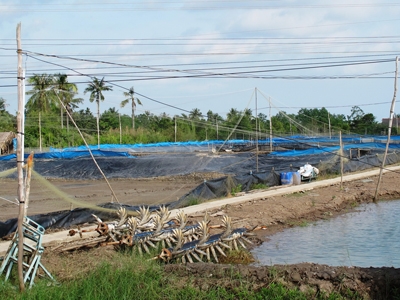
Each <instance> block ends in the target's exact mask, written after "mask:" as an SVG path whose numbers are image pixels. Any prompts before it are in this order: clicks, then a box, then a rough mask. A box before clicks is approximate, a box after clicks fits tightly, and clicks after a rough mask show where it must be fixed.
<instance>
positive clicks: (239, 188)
mask: <svg viewBox="0 0 400 300" xmlns="http://www.w3.org/2000/svg"><path fill="white" fill-rule="evenodd" d="M241 191H242V185H241V184H238V185H237V186H235V187H233V188H232V189H231V195H232V196H235V195H236V194H237V193H240V192H241Z"/></svg>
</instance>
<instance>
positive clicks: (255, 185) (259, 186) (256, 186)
mask: <svg viewBox="0 0 400 300" xmlns="http://www.w3.org/2000/svg"><path fill="white" fill-rule="evenodd" d="M267 188H269V186H268V185H266V184H265V183H261V182H260V183H253V184H252V185H251V187H250V190H265V189H267Z"/></svg>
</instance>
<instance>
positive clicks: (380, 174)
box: [374, 56, 399, 202]
mask: <svg viewBox="0 0 400 300" xmlns="http://www.w3.org/2000/svg"><path fill="white" fill-rule="evenodd" d="M398 64H399V57H398V56H396V73H395V77H394V93H393V99H392V105H391V106H390V119H389V128H388V135H387V141H386V148H385V154H384V155H383V160H382V166H381V170H380V172H379V178H378V184H377V185H376V190H375V196H374V202H376V201H378V192H379V186H380V184H381V179H382V173H383V168H384V167H385V161H386V156H387V152H388V148H389V143H390V134H391V132H392V123H393V114H394V106H395V104H396V93H397V73H398Z"/></svg>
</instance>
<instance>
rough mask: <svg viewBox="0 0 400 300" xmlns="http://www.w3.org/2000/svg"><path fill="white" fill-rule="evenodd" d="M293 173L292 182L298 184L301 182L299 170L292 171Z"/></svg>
mask: <svg viewBox="0 0 400 300" xmlns="http://www.w3.org/2000/svg"><path fill="white" fill-rule="evenodd" d="M292 175H293V184H294V185H299V184H301V175H300V173H299V172H292Z"/></svg>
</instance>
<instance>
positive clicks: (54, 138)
mask: <svg viewBox="0 0 400 300" xmlns="http://www.w3.org/2000/svg"><path fill="white" fill-rule="evenodd" d="M28 83H29V84H30V85H31V87H32V88H31V90H29V91H28V92H27V93H26V94H27V96H29V99H28V101H27V103H26V111H25V145H26V146H27V147H41V146H43V147H48V146H54V147H67V146H77V145H82V144H83V141H82V139H81V137H80V136H79V134H78V132H77V130H76V128H75V126H71V121H70V116H71V117H72V119H73V120H74V121H75V123H76V125H77V127H78V128H79V129H80V130H81V131H82V133H83V135H84V137H85V139H86V140H87V142H88V143H89V144H105V143H110V144H111V143H112V144H119V143H122V144H135V143H155V142H174V141H189V140H199V141H202V140H215V139H219V140H221V139H222V140H225V139H227V138H230V139H249V140H254V139H256V138H259V139H260V138H261V139H263V138H267V137H269V134H270V133H271V132H272V135H273V136H274V137H276V136H286V135H296V134H306V135H337V134H338V132H339V131H342V132H343V133H345V134H359V135H376V134H383V133H384V132H385V130H386V128H387V126H386V125H383V124H381V123H379V122H377V121H376V118H375V116H374V115H373V114H372V113H365V112H364V111H363V110H362V109H361V108H360V107H358V106H354V107H352V109H351V112H350V115H347V116H346V115H344V114H332V113H329V111H328V110H327V109H326V108H312V109H308V108H302V109H300V110H299V111H298V113H297V114H287V113H286V112H284V111H280V112H279V113H277V114H276V115H274V116H271V118H269V116H268V115H266V114H264V113H258V115H257V116H255V115H254V114H253V111H252V110H251V109H245V110H243V111H240V110H237V109H236V108H231V109H230V110H229V112H228V113H227V114H226V116H221V115H219V114H218V113H214V112H213V111H212V110H208V111H207V113H206V114H203V113H202V112H201V111H200V109H198V108H194V109H192V110H191V111H190V113H189V114H181V115H175V116H169V115H167V114H166V113H162V114H159V115H155V114H153V113H151V112H150V111H147V110H146V111H145V112H144V113H141V114H138V115H135V113H136V106H137V104H139V105H143V104H142V102H141V100H140V99H138V98H137V97H136V95H135V91H134V88H133V87H131V88H129V89H128V90H127V91H126V92H123V94H122V95H121V98H122V101H121V104H120V106H121V107H124V106H125V105H127V104H130V105H131V114H130V115H126V114H123V115H121V114H120V113H119V112H118V110H117V109H116V108H115V107H112V108H109V109H107V110H105V111H104V112H103V113H100V103H101V102H103V101H105V92H107V91H112V86H110V85H107V82H106V81H105V80H104V78H102V79H99V78H96V77H94V78H93V79H92V81H91V82H89V84H88V86H87V87H86V89H85V90H84V91H83V93H84V94H88V95H89V100H90V101H91V102H95V103H96V107H97V110H96V113H95V115H94V114H93V112H92V111H91V110H90V109H89V108H86V109H82V108H80V107H79V105H80V104H82V103H83V98H80V97H77V96H78V94H79V93H78V88H77V86H76V85H75V84H73V83H70V82H68V76H67V75H65V74H53V75H50V74H35V75H34V76H32V77H30V78H29V79H28ZM144 106H145V104H144ZM0 128H1V130H0V131H16V116H15V115H13V114H11V113H9V112H8V111H7V103H6V99H4V98H2V97H0ZM393 129H394V130H393V131H394V132H392V133H393V134H397V132H396V129H397V128H393Z"/></svg>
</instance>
